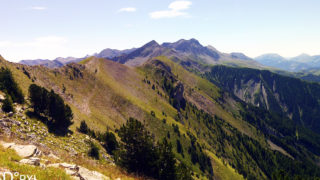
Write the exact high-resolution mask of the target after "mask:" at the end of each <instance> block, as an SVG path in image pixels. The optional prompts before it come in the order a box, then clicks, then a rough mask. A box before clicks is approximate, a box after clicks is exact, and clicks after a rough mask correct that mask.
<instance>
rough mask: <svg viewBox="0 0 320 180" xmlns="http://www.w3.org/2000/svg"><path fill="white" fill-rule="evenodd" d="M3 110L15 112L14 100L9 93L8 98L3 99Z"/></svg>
mask: <svg viewBox="0 0 320 180" xmlns="http://www.w3.org/2000/svg"><path fill="white" fill-rule="evenodd" d="M2 111H4V112H14V108H13V102H12V99H11V97H10V96H9V95H6V98H5V99H4V101H3V104H2Z"/></svg>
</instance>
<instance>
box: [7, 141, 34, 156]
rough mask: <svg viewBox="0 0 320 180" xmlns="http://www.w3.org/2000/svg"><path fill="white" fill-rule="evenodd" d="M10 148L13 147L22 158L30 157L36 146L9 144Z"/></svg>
mask: <svg viewBox="0 0 320 180" xmlns="http://www.w3.org/2000/svg"><path fill="white" fill-rule="evenodd" d="M10 149H13V150H15V151H16V152H17V154H18V155H19V156H21V157H22V158H28V157H32V156H33V155H34V154H35V153H36V152H37V151H38V148H37V146H34V145H17V144H14V145H12V146H10Z"/></svg>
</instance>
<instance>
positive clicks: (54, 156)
mask: <svg viewBox="0 0 320 180" xmlns="http://www.w3.org/2000/svg"><path fill="white" fill-rule="evenodd" d="M48 157H49V158H52V159H56V160H58V159H60V158H59V157H57V156H56V155H54V154H52V153H50V154H49V155H48Z"/></svg>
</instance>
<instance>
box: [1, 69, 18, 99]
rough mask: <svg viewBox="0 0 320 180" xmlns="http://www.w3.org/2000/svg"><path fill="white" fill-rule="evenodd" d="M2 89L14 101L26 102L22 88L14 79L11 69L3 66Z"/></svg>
mask: <svg viewBox="0 0 320 180" xmlns="http://www.w3.org/2000/svg"><path fill="white" fill-rule="evenodd" d="M0 90H1V91H3V92H4V93H5V94H6V95H7V96H9V97H10V98H11V99H12V101H13V102H16V103H19V104H22V103H24V96H23V93H22V90H21V89H20V87H19V86H18V84H17V82H16V81H15V80H14V78H13V75H12V73H11V70H10V69H8V68H4V67H1V69H0Z"/></svg>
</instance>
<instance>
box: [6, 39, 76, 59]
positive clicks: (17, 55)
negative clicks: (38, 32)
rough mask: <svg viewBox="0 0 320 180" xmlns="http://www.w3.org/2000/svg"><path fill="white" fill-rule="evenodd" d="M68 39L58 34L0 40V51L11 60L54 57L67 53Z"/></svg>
mask: <svg viewBox="0 0 320 180" xmlns="http://www.w3.org/2000/svg"><path fill="white" fill-rule="evenodd" d="M68 42H69V41H68V39H67V38H65V37H60V36H45V37H38V38H34V39H32V40H30V41H0V52H1V53H2V54H3V55H4V56H3V57H5V58H8V60H11V61H18V60H21V59H37V58H42V57H45V58H48V59H54V58H55V57H56V56H57V54H58V55H60V56H65V55H69V54H70V53H71V52H70V49H68Z"/></svg>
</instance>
